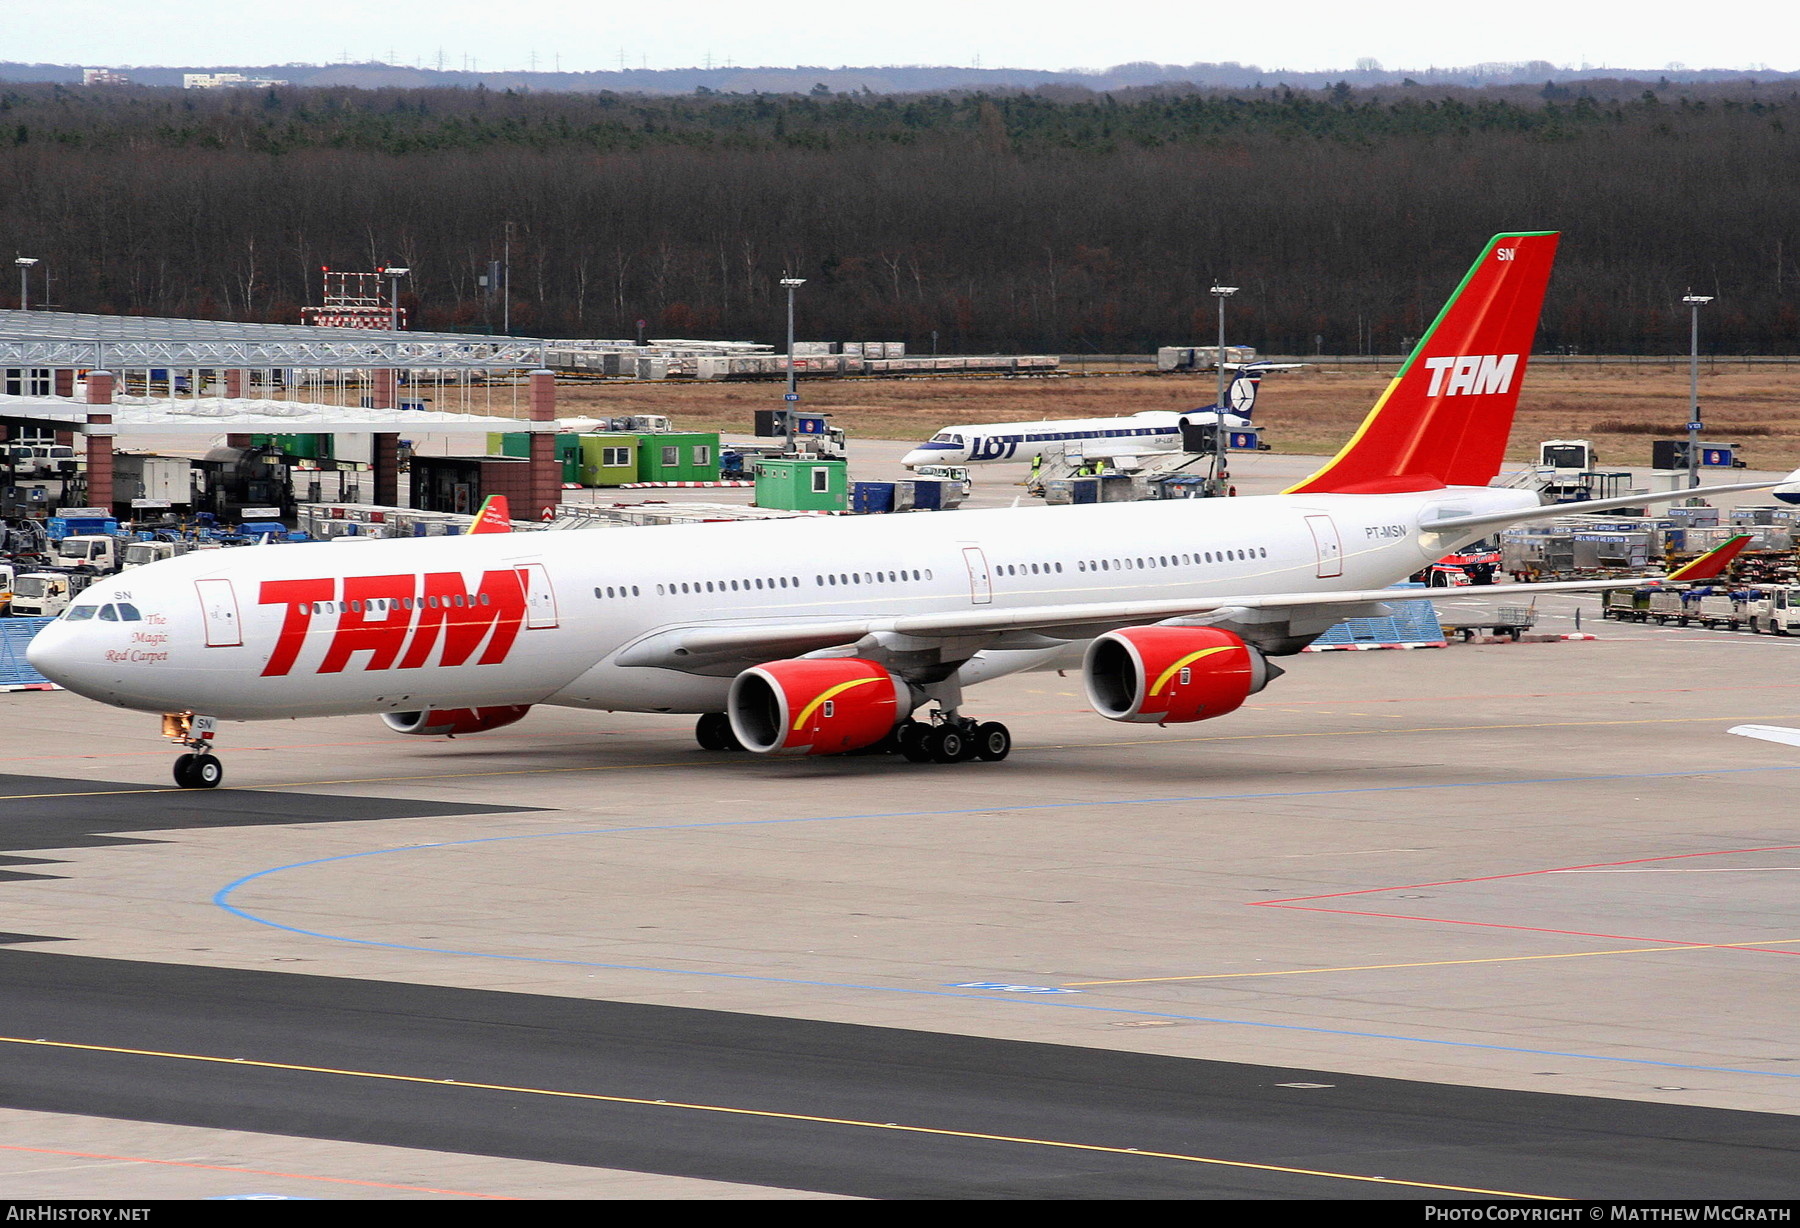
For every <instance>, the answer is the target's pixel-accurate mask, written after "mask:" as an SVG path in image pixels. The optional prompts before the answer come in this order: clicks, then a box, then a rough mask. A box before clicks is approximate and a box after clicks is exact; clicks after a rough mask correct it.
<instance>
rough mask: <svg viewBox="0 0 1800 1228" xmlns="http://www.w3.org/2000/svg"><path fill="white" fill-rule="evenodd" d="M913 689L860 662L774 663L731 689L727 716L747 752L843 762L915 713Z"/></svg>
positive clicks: (758, 668)
mask: <svg viewBox="0 0 1800 1228" xmlns="http://www.w3.org/2000/svg"><path fill="white" fill-rule="evenodd" d="M910 698H911V693H910V691H909V690H908V688H907V686H906V684H905V683H904V682H901V681H900V680H899V679H897V678H895V677H894V676H893V675H892V674H890V673H888V671H887V670H885V669H883V668H882V667H881V666H879V665H877V664H875V662H873V661H865V660H863V659H862V658H860V657H835V658H828V659H824V660H817V661H814V660H793V661H770V662H768V663H767V664H764V665H758V666H756V667H755V668H753V669H747V670H745V671H744V672H743V673H741V674H739V675H738V676H737V678H736V680H734V681H733V682H732V684H731V698H730V700H729V701H728V702H727V704H726V712H727V713H728V714H729V715H730V717H731V729H732V732H733V733H735V734H737V739H738V741H739V742H741V743H742V744H743V746H744V749H745V750H753V751H755V752H757V753H758V754H762V755H837V754H842V753H843V752H845V751H851V750H860V749H862V748H863V747H865V746H873V745H874V744H875V743H877V742H879V741H881V739H882V738H884V737H886V736H887V733H888V731H889V730H891V729H892V728H893V727H894V726H895V725H897V724H899V723H900V720H901V718H903V717H904V716H906V714H907V713H909V712H911V711H912V705H911V704H910V703H909V702H908V700H909V699H910Z"/></svg>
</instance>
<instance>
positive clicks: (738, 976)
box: [213, 764, 1800, 1079]
mask: <svg viewBox="0 0 1800 1228" xmlns="http://www.w3.org/2000/svg"><path fill="white" fill-rule="evenodd" d="M1795 771H1800V765H1795V764H1788V765H1774V766H1768V767H1750V768H1696V769H1691V770H1688V771H1681V772H1621V773H1612V774H1607V775H1602V776H1556V777H1537V778H1533V779H1529V780H1493V781H1474V780H1470V781H1451V782H1443V783H1437V784H1426V785H1382V786H1370V787H1366V788H1357V789H1300V790H1287V791H1273V792H1266V793H1215V794H1198V795H1194V796H1188V797H1134V798H1115V799H1112V800H1094V801H1070V802H1043V803H1034V804H1032V805H1028V806H1004V805H1003V806H976V807H969V808H965V809H958V810H897V811H889V812H878V813H869V814H847V815H813V816H810V817H797V818H782V819H723V820H717V821H713V822H706V823H667V824H654V825H644V826H638V827H608V828H580V829H576V830H573V831H562V832H532V833H528V834H524V835H511V836H481V837H477V838H475V839H471V840H445V841H438V842H434V843H430V844H411V845H406V846H404V847H402V848H390V849H369V850H365V851H364V852H361V853H340V854H337V855H334V856H331V857H318V858H313V859H311V860H308V861H296V862H291V863H289V864H287V865H280V866H271V867H269V868H268V869H265V870H258V871H255V872H254V873H251V874H246V875H244V876H243V877H242V878H238V879H235V880H233V881H232V882H229V883H227V884H225V886H223V887H221V888H219V890H218V891H216V892H214V893H213V903H214V904H215V905H217V906H218V907H219V908H221V909H223V910H225V911H226V912H228V913H230V914H232V915H233V916H235V917H239V918H241V919H243V920H245V921H249V922H252V923H253V924H256V925H262V926H266V927H268V928H270V929H274V930H281V931H283V932H285V933H290V934H298V935H301V936H303V937H307V938H318V939H322V940H324V941H327V942H341V943H346V944H348V945H352V946H363V947H374V948H380V949H383V950H391V951H413V952H418V953H420V954H426V955H454V956H461V957H466V958H472V959H491V960H498V961H501V962H507V963H524V964H541V965H545V966H562V967H577V968H598V969H603V970H606V971H611V972H642V973H650V974H657V975H665V976H688V977H706V978H710V979H713V980H727V981H752V982H760V983H763V984H776V985H797V986H804V987H808V988H817V989H833V990H845V989H850V990H858V991H862V992H866V993H880V994H904V995H908V996H913V997H928V998H959V999H964V1000H971V999H972V1000H976V1001H983V1002H1008V1003H1012V1004H1015V1005H1021V1004H1022V1005H1031V1006H1040V1007H1048V1008H1051V1009H1056V1010H1075V1011H1088V1012H1095V1013H1100V1014H1106V1015H1128V1016H1131V1017H1133V1018H1142V1019H1166V1020H1171V1021H1176V1022H1183V1023H1211V1024H1219V1025H1221V1026H1227V1027H1244V1028H1261V1029H1264V1030H1270V1031H1278V1032H1297V1033H1307V1034H1311V1035H1318V1036H1343V1037H1350V1038H1353V1039H1360V1040H1387V1041H1402V1042H1408V1043H1412V1044H1421V1045H1437V1046H1441V1047H1445V1048H1453V1049H1477V1050H1484V1051H1488V1052H1495V1053H1518V1054H1525V1055H1528V1056H1532V1057H1557V1058H1570V1059H1574V1060H1579V1061H1591V1062H1610V1063H1614V1064H1618V1065H1627V1066H1649V1067H1655V1068H1656V1069H1659V1070H1692V1071H1706V1072H1712V1073H1717V1074H1742V1075H1760V1076H1762V1077H1765V1078H1771V1079H1800V1071H1795V1072H1789V1071H1778V1070H1751V1069H1748V1068H1744V1067H1738V1066H1706V1065H1700V1064H1697V1063H1690V1062H1663V1061H1653V1060H1650V1059H1647V1058H1635V1057H1611V1056H1608V1055H1606V1054H1600V1053H1580V1052H1573V1051H1568V1050H1561V1049H1532V1048H1527V1047H1524V1046H1519V1045H1495V1044H1482V1043H1478V1042H1475V1041H1460V1040H1443V1039H1439V1038H1435V1037H1430V1036H1411V1035H1405V1034H1401V1033H1392V1032H1359V1031H1356V1030H1354V1029H1349V1028H1327V1027H1319V1026H1316V1025H1311V1024H1297V1023H1269V1022H1266V1021H1263V1020H1255V1019H1232V1018H1227V1017H1224V1016H1215V1015H1193V1014H1185V1013H1181V1012H1176V1011H1151V1010H1141V1009H1134V1008H1127V1007H1120V1006H1105V1005H1100V1004H1097V1003H1083V1002H1071V1001H1068V1000H1066V999H1062V998H1048V997H1045V996H1043V995H1041V994H1023V995H1021V994H1016V993H1009V994H1006V995H1005V996H995V995H993V994H987V993H952V992H948V991H947V990H945V989H924V988H908V987H905V986H898V985H864V984H859V983H856V982H853V981H818V980H807V979H803V978H797V977H779V976H767V975H759V974H753V973H746V972H709V971H703V970H697V969H691V968H658V967H654V966H649V965H641V964H613V963H604V962H600V961H595V960H583V959H552V958H547V957H544V956H536V955H506V954H502V953H498V952H493V951H465V950H458V949H454V948H449V947H428V946H414V945H410V944H407V943H398V942H382V941H377V940H375V939H371V938H355V937H351V936H349V935H346V934H329V933H325V932H323V931H321V930H309V929H303V928H301V927H299V926H294V925H284V924H282V923H281V922H279V921H271V920H269V919H268V918H267V917H262V916H259V915H257V914H256V913H253V912H250V911H248V910H246V909H243V908H240V907H238V906H237V905H235V904H233V903H232V902H231V896H232V895H234V894H235V893H236V892H238V891H239V890H240V889H242V888H244V887H246V886H248V885H249V884H251V883H254V882H257V881H258V880H260V879H264V878H268V877H271V876H273V875H276V874H284V873H287V872H289V871H292V870H303V869H308V868H310V867H313V866H321V865H329V864H331V863H333V862H341V861H355V860H358V859H360V858H364V857H391V856H395V855H397V854H402V853H413V852H417V851H419V850H421V849H439V848H464V847H468V846H470V845H478V844H501V843H511V842H513V841H521V840H545V839H556V840H562V839H569V838H571V837H576V836H616V835H627V834H631V833H642V832H683V831H705V830H710V829H714V828H728V827H736V828H747V827H773V826H784V825H791V824H798V823H844V822H856V821H862V820H868V819H905V818H954V817H957V816H959V815H969V814H1001V813H1024V812H1029V811H1038V810H1074V809H1081V808H1085V807H1101V806H1147V805H1159V804H1163V805H1166V804H1170V803H1184V802H1238V801H1265V800H1268V799H1271V798H1301V797H1335V796H1344V795H1351V794H1359V793H1408V792H1421V791H1426V790H1431V789H1486V788H1502V787H1506V786H1511V785H1546V784H1586V783H1591V782H1600V781H1608V780H1663V779H1670V778H1677V777H1688V776H1729V775H1741V774H1746V773H1752V772H1795ZM952 988H954V987H952Z"/></svg>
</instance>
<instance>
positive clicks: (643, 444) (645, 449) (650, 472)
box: [637, 431, 719, 482]
mask: <svg viewBox="0 0 1800 1228" xmlns="http://www.w3.org/2000/svg"><path fill="white" fill-rule="evenodd" d="M637 480H638V481H640V482H716V481H718V480H719V433H718V432H717V431H671V432H668V433H667V434H660V435H644V436H641V437H639V439H638V479H637Z"/></svg>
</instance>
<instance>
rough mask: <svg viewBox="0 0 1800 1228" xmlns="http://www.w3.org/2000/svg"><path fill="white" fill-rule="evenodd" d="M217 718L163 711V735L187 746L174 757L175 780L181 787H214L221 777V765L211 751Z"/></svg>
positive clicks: (223, 769)
mask: <svg viewBox="0 0 1800 1228" xmlns="http://www.w3.org/2000/svg"><path fill="white" fill-rule="evenodd" d="M218 724H219V723H218V720H217V718H215V717H211V716H195V715H194V714H193V713H192V712H166V713H164V714H163V737H165V738H168V739H170V740H171V741H174V742H179V743H181V744H182V745H183V746H185V747H187V753H186V754H183V755H180V756H178V757H177V758H176V760H175V783H176V784H177V785H179V786H181V787H182V788H183V789H216V788H218V787H219V782H220V781H222V780H224V779H225V765H224V764H222V763H220V762H219V758H218V756H217V755H215V754H213V753H212V739H213V734H214V733H215V732H216V731H217V730H218Z"/></svg>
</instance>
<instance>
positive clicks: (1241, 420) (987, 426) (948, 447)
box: [900, 363, 1298, 469]
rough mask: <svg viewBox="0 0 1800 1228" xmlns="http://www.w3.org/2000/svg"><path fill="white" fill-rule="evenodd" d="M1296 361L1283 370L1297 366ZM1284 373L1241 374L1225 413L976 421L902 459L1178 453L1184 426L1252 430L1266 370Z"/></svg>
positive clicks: (914, 462) (948, 430)
mask: <svg viewBox="0 0 1800 1228" xmlns="http://www.w3.org/2000/svg"><path fill="white" fill-rule="evenodd" d="M1297 365H1298V364H1295V363H1290V364H1283V366H1297ZM1276 369H1280V368H1278V367H1276V366H1275V365H1273V364H1266V363H1264V364H1254V365H1252V366H1248V367H1246V368H1244V369H1242V370H1240V371H1239V372H1238V374H1237V375H1236V376H1235V377H1234V378H1233V379H1232V382H1231V385H1230V387H1228V388H1227V389H1226V390H1225V413H1224V414H1223V415H1221V414H1220V413H1218V407H1217V406H1213V405H1208V406H1206V407H1205V408H1203V409H1190V410H1185V411H1182V412H1179V413H1178V412H1176V411H1174V410H1163V409H1148V410H1145V411H1143V412H1142V413H1137V414H1131V415H1129V416H1127V417H1122V418H1056V419H1049V420H1046V421H1042V422H975V423H969V424H967V425H965V426H947V427H945V428H944V429H943V430H941V431H939V432H938V433H937V434H935V435H933V436H932V437H931V438H930V439H928V440H926V441H925V442H924V443H922V444H920V445H919V446H918V447H916V448H914V449H913V450H912V451H910V452H908V453H907V454H906V455H905V456H903V457H901V458H900V463H901V464H902V465H905V466H906V467H907V468H908V469H916V468H917V467H918V466H920V465H985V464H994V463H997V462H1002V461H1028V460H1030V459H1031V458H1032V457H1034V456H1036V455H1038V454H1039V453H1041V452H1043V451H1044V450H1045V449H1046V448H1057V449H1061V450H1063V451H1064V452H1065V453H1066V454H1068V455H1086V456H1092V457H1102V456H1106V457H1112V456H1123V455H1136V454H1138V453H1145V452H1178V451H1180V450H1181V448H1182V437H1181V428H1182V427H1183V426H1184V425H1188V426H1212V425H1214V423H1216V422H1219V421H1220V420H1221V418H1222V419H1223V423H1224V426H1225V429H1226V430H1231V431H1241V430H1246V429H1248V428H1249V426H1250V415H1251V413H1252V411H1253V410H1254V409H1255V407H1256V390H1257V386H1258V384H1259V383H1260V382H1261V380H1262V372H1263V371H1266V370H1276Z"/></svg>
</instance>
